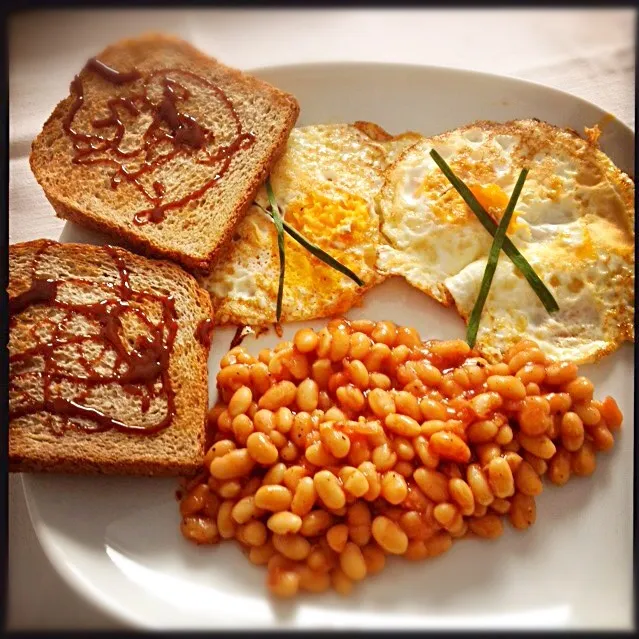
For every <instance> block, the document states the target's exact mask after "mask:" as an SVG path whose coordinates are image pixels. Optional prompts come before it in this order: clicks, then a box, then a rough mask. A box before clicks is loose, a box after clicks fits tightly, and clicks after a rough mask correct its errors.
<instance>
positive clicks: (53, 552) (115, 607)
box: [9, 60, 636, 631]
mask: <svg viewBox="0 0 639 639" xmlns="http://www.w3.org/2000/svg"><path fill="white" fill-rule="evenodd" d="M380 68H384V69H386V70H387V71H392V70H398V69H405V70H409V71H413V72H416V73H440V74H452V75H456V76H457V77H458V78H463V77H464V76H465V77H471V76H472V77H474V78H476V77H477V76H479V77H484V78H486V79H490V80H493V81H507V82H508V83H509V84H515V85H518V86H520V87H526V88H527V89H539V90H542V91H545V92H548V91H550V92H551V93H554V94H557V95H558V96H559V97H561V98H562V99H568V100H571V101H572V102H576V103H578V104H580V105H582V106H585V107H588V108H590V109H595V110H596V111H598V112H600V113H601V114H602V116H604V115H610V116H612V117H613V118H614V120H615V124H616V126H618V127H620V128H621V129H622V131H623V134H624V136H625V135H629V136H631V138H632V140H631V141H632V145H633V146H632V153H633V157H634V155H635V151H636V145H635V143H634V139H635V131H634V129H633V128H631V126H630V125H629V124H627V123H626V122H625V121H624V120H622V119H620V118H619V117H618V116H617V115H616V114H614V113H611V112H609V111H606V110H605V109H604V108H603V107H601V106H599V105H597V104H595V103H594V102H590V101H589V100H586V99H585V98H582V97H580V96H578V95H575V94H573V93H570V92H568V91H564V90H562V89H558V88H556V87H553V86H550V85H547V84H543V83H541V82H537V81H533V80H528V79H523V78H519V77H516V76H512V75H508V74H498V73H491V72H487V71H479V70H473V69H465V68H463V67H454V66H450V67H449V66H442V65H429V64H421V63H407V62H393V61H391V62H376V61H364V60H359V61H358V60H352V61H351V60H343V61H339V60H338V61H335V60H334V61H326V62H324V61H309V62H302V63H286V64H274V65H266V66H250V67H247V68H242V71H244V72H246V73H251V74H253V75H255V76H257V77H258V78H259V77H261V76H263V75H267V74H271V73H293V72H300V71H304V70H308V71H309V72H318V71H322V72H328V73H330V72H335V71H340V72H343V71H345V70H346V71H350V72H351V73H357V72H358V71H365V72H366V73H371V72H372V71H373V70H376V69H380ZM9 142H10V140H9ZM633 179H634V178H633ZM634 349H635V352H636V345H634ZM633 471H634V465H633ZM32 479H33V478H32V477H31V476H30V474H29V473H20V486H21V488H22V493H23V497H24V500H25V504H26V507H27V512H28V515H29V521H30V523H31V525H32V527H33V530H34V532H35V535H36V538H37V540H38V543H39V544H40V546H41V548H42V550H43V552H44V554H45V556H46V557H47V559H48V561H49V562H50V564H51V566H52V567H53V569H54V570H55V572H56V573H57V574H58V575H59V576H60V577H61V578H62V579H63V581H64V582H65V583H66V584H67V585H68V586H69V587H70V589H71V590H72V591H73V592H74V594H75V595H76V596H78V598H79V599H81V600H83V601H86V602H87V603H88V604H89V605H91V606H93V607H94V608H97V609H98V610H99V611H101V612H103V613H104V614H105V615H106V616H108V617H110V618H111V619H112V620H113V621H115V622H119V623H120V624H122V625H125V624H127V625H128V626H129V627H130V628H131V629H136V628H138V629H142V630H144V629H147V630H151V629H158V627H157V626H156V625H154V624H153V623H144V622H143V620H142V618H140V617H139V616H137V615H134V614H132V613H130V612H129V610H128V608H126V607H123V606H121V605H120V604H119V603H118V601H117V599H116V598H114V597H111V596H108V595H107V596H105V594H104V592H103V591H102V590H101V589H100V588H98V587H97V586H95V585H94V584H93V582H92V581H91V580H90V579H88V578H87V577H86V576H85V575H84V574H82V573H81V572H79V571H75V570H74V569H72V568H71V567H70V565H69V563H68V561H67V560H66V558H65V553H64V551H62V550H61V549H60V548H59V547H58V544H57V543H56V542H55V540H54V539H53V538H51V537H50V535H49V531H48V529H47V526H46V525H45V524H44V523H43V522H42V518H41V517H40V516H39V512H38V507H37V503H36V500H35V498H34V497H33V496H32V493H31V488H30V487H29V483H30V481H31V480H32ZM212 629H213V628H209V630H212ZM576 629H577V628H575V630H576ZM275 630H276V631H278V630H283V631H284V630H286V629H285V628H283V627H282V628H276V629H275ZM288 630H290V629H288ZM424 630H426V628H424ZM451 630H454V628H451Z"/></svg>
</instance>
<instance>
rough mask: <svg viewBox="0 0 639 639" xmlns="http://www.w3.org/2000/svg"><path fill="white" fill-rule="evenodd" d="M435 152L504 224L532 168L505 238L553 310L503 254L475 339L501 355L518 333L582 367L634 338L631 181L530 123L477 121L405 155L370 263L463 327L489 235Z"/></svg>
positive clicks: (581, 146) (386, 199) (575, 143)
mask: <svg viewBox="0 0 639 639" xmlns="http://www.w3.org/2000/svg"><path fill="white" fill-rule="evenodd" d="M432 148H434V149H436V150H437V151H438V152H439V153H440V154H441V155H442V157H443V158H444V159H445V160H446V161H447V163H448V164H449V165H450V167H451V168H452V170H453V171H454V172H455V173H456V175H457V176H458V177H460V178H461V179H462V180H463V181H464V182H465V183H466V184H467V186H468V187H469V188H470V189H471V191H473V193H474V195H475V197H476V198H477V199H478V200H479V201H480V203H481V204H482V205H483V206H484V208H485V209H486V211H487V212H488V213H489V214H490V215H491V216H492V217H493V219H495V221H499V219H500V218H501V215H502V214H503V211H504V209H505V207H506V204H507V202H508V199H509V197H510V194H511V192H512V190H513V187H514V185H515V182H516V180H517V177H518V175H519V172H520V170H521V169H522V168H523V167H528V168H529V170H530V172H529V174H528V177H527V180H526V183H525V184H524V188H523V190H522V193H521V195H520V198H519V200H518V203H517V206H516V208H515V213H514V215H513V220H512V221H511V223H510V226H509V229H508V235H509V237H510V238H511V240H512V241H513V242H514V243H515V245H516V246H517V247H518V248H519V249H520V251H521V252H522V253H523V254H524V256H525V257H526V258H527V259H528V261H529V262H530V263H531V265H532V266H533V268H534V269H535V270H536V272H537V273H538V275H539V276H540V277H541V278H542V280H543V281H544V283H545V284H546V286H548V288H549V289H550V291H551V292H552V293H553V295H554V297H555V299H556V300H557V302H558V304H559V307H560V310H559V312H557V313H554V314H553V315H549V314H548V313H547V312H546V311H545V309H544V308H543V306H542V305H541V303H540V302H539V300H538V298H537V296H536V294H535V293H534V291H533V290H532V289H531V288H530V286H529V284H528V282H527V281H526V280H525V279H524V278H523V277H522V276H521V274H520V273H519V271H517V270H516V269H515V268H514V267H513V265H512V263H511V262H510V260H509V259H508V258H507V257H506V256H505V255H504V254H503V253H502V254H501V256H500V259H499V266H498V269H497V273H496V275H495V278H494V280H493V283H492V286H491V290H490V294H489V296H488V299H487V302H486V306H485V308H484V312H483V314H482V318H481V322H480V329H479V333H478V336H477V347H478V348H479V349H480V350H481V351H483V352H484V353H485V354H486V355H487V356H495V357H497V356H498V355H499V353H500V352H502V353H503V351H504V350H506V349H507V348H508V347H509V346H510V345H512V344H513V343H514V342H515V341H517V340H518V339H519V338H521V337H522V336H527V337H528V336H529V337H530V338H531V339H534V340H536V341H538V342H539V343H540V345H542V347H543V348H544V350H545V351H546V352H548V353H549V355H551V356H553V357H556V358H568V359H572V360H574V361H576V362H587V361H593V360H594V359H597V358H598V357H600V356H601V355H603V354H605V353H607V352H610V351H611V350H614V349H615V348H616V347H617V346H619V344H620V343H621V342H622V341H624V340H628V339H633V312H634V311H633V307H634V291H633V289H634V256H633V247H634V233H633V226H634V203H633V200H634V184H633V183H632V181H631V180H630V179H629V178H628V176H627V175H625V174H624V173H622V172H621V171H620V170H619V169H618V168H617V167H615V166H614V164H613V163H612V162H611V161H610V159H609V158H608V157H607V156H606V155H605V154H604V153H602V152H601V151H600V150H599V149H598V148H597V147H596V145H595V144H594V142H593V141H591V140H586V139H582V138H580V137H579V136H578V135H577V134H576V133H575V132H573V131H569V130H566V129H560V128H557V127H553V126H551V125H549V124H546V123H544V122H539V121H537V120H518V121H513V122H507V123H504V124H498V123H493V122H477V123H474V124H472V125H469V126H467V127H463V128H460V129H456V130H454V131H450V132H448V133H444V134H441V135H438V136H435V137H433V138H423V139H422V140H421V141H420V142H418V143H417V144H415V145H413V146H411V147H410V148H409V149H408V150H406V151H405V152H404V153H402V154H401V155H400V157H399V159H398V160H397V162H395V163H394V164H393V165H392V166H391V167H390V168H389V169H388V170H387V172H386V177H387V181H386V183H385V185H384V187H383V189H382V191H381V195H380V212H381V216H382V224H381V232H382V234H383V236H384V238H385V239H386V241H387V244H386V245H382V246H380V249H379V252H378V262H377V266H378V268H379V270H380V271H381V272H382V273H386V274H395V275H403V276H404V277H405V278H406V279H407V280H408V282H410V283H411V284H413V285H414V286H416V287H417V288H419V289H420V290H422V291H424V292H426V293H427V294H429V295H430V296H432V297H434V298H435V299H436V300H438V301H439V302H441V303H442V304H445V305H447V306H452V305H453V304H454V305H455V306H456V308H457V310H458V311H459V313H460V314H461V316H462V317H463V318H464V319H465V320H467V319H468V317H469V316H470V313H471V311H472V308H473V305H474V302H475V300H476V298H477V294H478V291H479V287H480V283H481V280H482V276H483V272H484V268H485V264H486V258H487V255H488V251H489V249H490V245H491V243H492V238H491V236H490V234H489V233H488V232H487V231H486V230H485V229H484V228H483V226H482V225H481V224H480V223H479V222H478V221H477V219H476V218H475V216H474V214H473V213H472V211H471V210H470V209H469V208H468V207H467V206H466V204H465V203H464V201H463V200H462V198H461V197H460V196H459V194H458V193H457V192H456V190H455V189H454V188H452V186H451V184H450V182H449V181H448V180H447V178H446V177H445V176H444V174H443V173H442V172H441V170H440V169H439V168H438V167H437V165H436V164H435V162H434V161H433V159H432V158H431V157H430V150H431V149H432Z"/></svg>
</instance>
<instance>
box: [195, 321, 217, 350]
mask: <svg viewBox="0 0 639 639" xmlns="http://www.w3.org/2000/svg"><path fill="white" fill-rule="evenodd" d="M213 326H214V324H213V318H211V317H207V318H206V319H203V320H202V321H201V322H200V323H199V324H198V325H197V328H196V329H195V337H196V339H197V340H198V342H200V344H202V346H204V348H206V349H209V348H211V340H212V339H213Z"/></svg>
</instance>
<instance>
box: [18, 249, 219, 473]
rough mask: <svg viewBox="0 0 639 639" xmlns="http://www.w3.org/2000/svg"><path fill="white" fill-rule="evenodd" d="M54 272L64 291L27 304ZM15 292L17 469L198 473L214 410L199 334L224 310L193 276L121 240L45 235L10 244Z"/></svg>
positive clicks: (51, 279) (205, 347)
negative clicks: (115, 243)
mask: <svg viewBox="0 0 639 639" xmlns="http://www.w3.org/2000/svg"><path fill="white" fill-rule="evenodd" d="M47 280H49V282H53V283H54V297H50V298H49V299H48V300H46V301H43V300H42V299H40V300H37V299H36V300H35V301H33V300H32V303H27V304H20V302H21V300H22V301H23V300H24V298H25V296H28V295H29V294H30V292H32V291H33V290H34V282H36V281H37V282H43V281H47ZM125 281H126V284H125ZM123 287H125V288H128V289H129V290H130V293H129V294H127V295H123V291H124V288H123ZM8 293H9V300H10V308H11V307H12V311H11V313H12V314H11V318H10V330H9V355H10V384H9V409H10V421H9V467H10V470H12V471H36V472H37V471H40V472H42V471H49V472H70V473H105V474H139V475H184V474H191V473H194V472H196V471H197V469H198V468H199V466H200V465H201V463H202V459H203V454H204V440H205V422H206V412H207V406H208V382H207V358H208V345H206V340H200V339H198V335H199V334H200V328H201V326H202V325H203V324H202V322H204V321H205V320H207V319H208V318H210V317H211V315H212V309H211V304H210V301H209V297H208V295H207V294H206V293H205V292H204V291H203V290H202V289H200V288H199V286H198V285H197V283H196V281H195V279H194V278H193V277H192V276H190V275H189V274H187V273H185V272H184V271H183V270H182V269H180V268H179V267H177V266H176V265H174V264H171V263H170V262H166V261H156V260H149V259H147V258H144V257H140V256H138V255H133V254H131V253H129V252H128V251H126V250H123V249H121V248H115V247H108V246H107V247H96V246H89V245H81V244H60V243H57V242H50V241H48V240H37V241H34V242H26V243H22V244H15V245H13V246H11V247H10V249H9V289H8ZM116 312H117V313H118V315H117V320H114V317H113V316H114V315H115V314H116ZM114 327H115V335H114V333H113V328H114ZM51 344H53V346H50V345H51ZM154 345H155V347H156V348H155V350H153V348H154ZM120 346H122V347H123V348H124V350H125V351H126V352H125V353H124V354H123V355H119V353H118V348H119V347H120ZM164 356H166V359H165V360H162V359H161V358H162V357H164ZM158 357H159V358H160V360H159V361H161V362H162V361H163V362H166V366H165V367H164V368H162V366H160V367H159V369H158V368H153V366H154V363H155V360H156V359H158ZM148 365H150V366H151V369H150V371H151V372H149V369H148V368H147V366H148ZM134 368H135V369H137V372H134V371H133V369H134ZM158 370H159V371H160V372H158ZM136 376H137V377H136ZM170 395H171V396H172V399H169V396H170ZM47 401H48V402H49V404H47ZM56 401H58V402H59V401H62V404H63V410H60V411H58V410H57V408H56V410H50V405H51V403H52V402H56ZM170 402H172V410H171V407H170ZM56 406H57V405H56ZM69 406H70V407H71V412H70V413H69ZM78 407H79V408H78ZM65 410H66V412H65ZM87 411H88V412H87ZM94 415H97V417H94ZM114 424H115V425H114ZM158 425H161V426H162V428H160V429H158V428H157V427H158ZM133 429H139V430H133ZM142 429H146V430H145V431H142ZM92 431H93V432H92Z"/></svg>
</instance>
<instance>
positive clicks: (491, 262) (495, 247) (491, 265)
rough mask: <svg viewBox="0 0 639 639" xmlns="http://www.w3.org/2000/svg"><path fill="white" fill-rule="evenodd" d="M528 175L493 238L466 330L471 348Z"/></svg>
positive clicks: (523, 173)
mask: <svg viewBox="0 0 639 639" xmlns="http://www.w3.org/2000/svg"><path fill="white" fill-rule="evenodd" d="M527 175H528V169H522V171H521V173H520V174H519V178H518V179H517V183H516V184H515V188H514V189H513V192H512V195H511V196H510V200H509V201H508V205H507V206H506V210H505V211H504V214H503V216H502V218H501V221H500V222H499V226H498V227H497V230H496V231H495V235H494V237H493V243H492V245H491V247H490V253H488V261H487V262H486V269H485V270H484V277H483V278H482V281H481V286H480V288H479V295H478V296H477V299H476V300H475V305H474V306H473V310H472V313H471V314H470V319H469V320H468V328H467V330H466V341H467V342H468V345H469V346H470V347H471V348H472V347H473V346H475V341H476V339H477V330H478V329H479V320H480V318H481V313H482V311H483V310H484V304H485V303H486V298H487V297H488V292H489V291H490V285H491V284H492V282H493V277H494V275H495V271H496V269H497V263H498V261H499V254H500V253H501V249H502V245H503V243H504V240H505V239H506V230H507V229H508V225H509V224H510V220H511V219H512V216H513V212H514V210H515V206H516V204H517V200H518V199H519V194H520V193H521V190H522V188H523V187H524V182H525V181H526V176H527Z"/></svg>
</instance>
